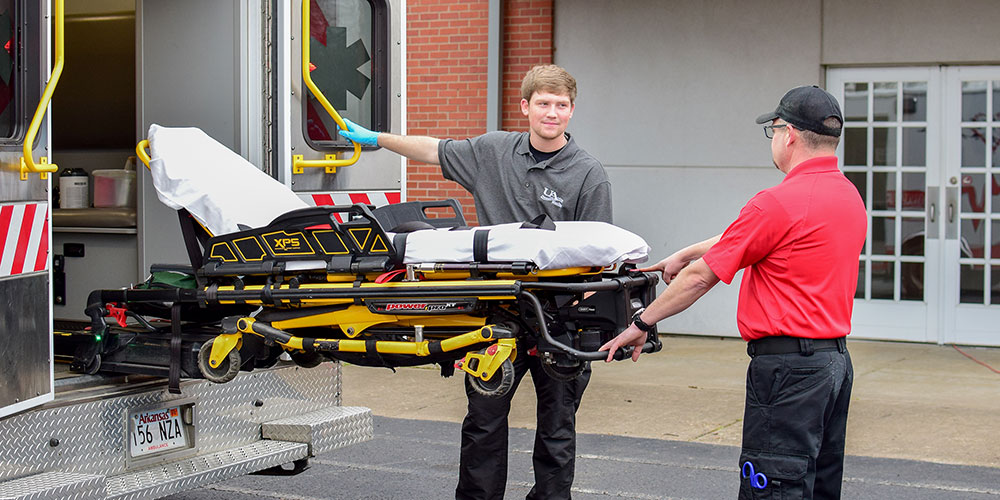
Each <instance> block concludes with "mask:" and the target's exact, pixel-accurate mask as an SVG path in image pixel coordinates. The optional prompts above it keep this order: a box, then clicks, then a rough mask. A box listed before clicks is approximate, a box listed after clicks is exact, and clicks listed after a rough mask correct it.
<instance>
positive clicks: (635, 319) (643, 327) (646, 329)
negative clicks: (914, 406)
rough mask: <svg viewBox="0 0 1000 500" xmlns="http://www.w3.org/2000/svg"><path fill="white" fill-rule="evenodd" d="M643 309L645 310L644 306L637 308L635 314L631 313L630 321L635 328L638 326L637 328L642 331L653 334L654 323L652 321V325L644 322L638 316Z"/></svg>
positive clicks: (654, 329) (654, 330) (654, 331)
mask: <svg viewBox="0 0 1000 500" xmlns="http://www.w3.org/2000/svg"><path fill="white" fill-rule="evenodd" d="M645 310H646V308H645V307H643V308H641V309H639V310H638V311H636V312H635V314H633V315H632V323H634V324H635V327H636V328H638V329H640V330H642V331H644V332H646V333H651V334H654V335H655V334H656V323H653V324H652V325H650V324H649V323H646V322H645V321H643V320H642V318H640V317H639V316H641V315H642V312H643V311H645Z"/></svg>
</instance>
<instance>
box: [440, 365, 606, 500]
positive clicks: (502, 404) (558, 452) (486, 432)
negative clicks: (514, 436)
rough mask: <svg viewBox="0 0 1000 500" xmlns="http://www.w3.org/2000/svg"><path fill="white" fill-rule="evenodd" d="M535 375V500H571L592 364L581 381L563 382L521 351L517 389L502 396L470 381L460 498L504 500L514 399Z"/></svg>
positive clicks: (457, 494) (531, 496)
mask: <svg viewBox="0 0 1000 500" xmlns="http://www.w3.org/2000/svg"><path fill="white" fill-rule="evenodd" d="M529 370H530V371H531V380H532V382H534V384H535V395H536V397H537V399H538V407H537V410H536V415H537V416H536V418H537V430H536V431H535V450H534V453H533V454H532V464H533V468H534V471H535V485H534V487H532V488H531V491H530V492H528V496H527V498H528V499H529V500H530V499H546V500H548V499H552V500H558V499H567V500H568V499H569V498H570V487H571V486H572V485H573V467H574V464H575V461H576V410H577V409H578V408H579V407H580V400H581V399H582V398H583V391H584V389H586V388H587V383H588V382H589V381H590V366H589V364H588V366H587V367H586V369H585V370H584V372H583V373H582V374H580V376H579V377H578V378H576V379H575V380H571V381H569V382H562V381H559V380H555V379H553V378H551V377H549V376H548V375H546V374H545V372H544V371H542V365H541V362H540V361H539V359H538V357H536V356H528V355H526V354H525V353H523V352H518V355H517V359H516V360H514V386H513V387H511V388H510V391H509V392H508V393H507V395H506V396H504V397H502V398H489V397H486V396H483V395H481V394H479V393H477V392H476V391H475V390H474V389H472V387H470V385H469V381H468V379H466V382H465V393H466V394H467V395H468V396H469V413H468V415H466V416H465V421H464V422H462V458H461V463H460V465H459V474H458V487H457V488H456V490H455V498H456V499H458V500H466V499H475V500H502V499H503V495H504V489H505V487H506V485H507V416H508V414H509V413H510V400H511V398H512V397H513V396H514V391H515V390H517V387H518V385H520V383H521V379H522V378H524V374H525V373H527V372H528V371H529Z"/></svg>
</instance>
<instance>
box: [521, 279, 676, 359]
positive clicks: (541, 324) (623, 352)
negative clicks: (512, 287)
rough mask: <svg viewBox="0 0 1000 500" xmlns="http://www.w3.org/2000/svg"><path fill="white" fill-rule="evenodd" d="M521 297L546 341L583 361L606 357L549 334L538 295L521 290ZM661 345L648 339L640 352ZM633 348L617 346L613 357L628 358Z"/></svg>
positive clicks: (655, 350)
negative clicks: (525, 300)
mask: <svg viewBox="0 0 1000 500" xmlns="http://www.w3.org/2000/svg"><path fill="white" fill-rule="evenodd" d="M521 297H524V298H526V299H528V302H531V305H532V306H533V307H534V309H535V315H536V316H538V330H539V332H541V334H542V338H544V339H545V341H546V342H548V343H550V344H552V345H554V346H556V347H558V348H559V349H562V350H563V351H565V352H566V353H568V354H572V355H573V356H576V357H577V358H579V359H582V360H585V361H597V360H601V359H606V358H607V357H608V354H607V352H606V351H594V352H587V351H581V350H579V349H574V348H572V347H570V346H568V345H566V344H563V343H562V342H559V341H558V340H556V339H555V338H553V337H552V336H551V335H549V328H548V326H546V325H545V312H544V311H543V310H542V302H541V301H540V300H538V297H535V295H534V294H533V293H531V292H528V291H522V292H521ZM662 347H663V343H662V342H660V341H659V340H655V339H654V341H649V342H646V343H645V344H643V346H642V352H657V351H659V350H660V349H661V348H662ZM634 350H635V348H634V347H633V346H626V347H619V348H618V349H617V350H616V351H615V355H614V358H613V359H615V360H617V361H621V360H623V359H625V358H630V357H632V352H633V351H634Z"/></svg>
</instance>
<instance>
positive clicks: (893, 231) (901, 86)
mask: <svg viewBox="0 0 1000 500" xmlns="http://www.w3.org/2000/svg"><path fill="white" fill-rule="evenodd" d="M939 81H940V75H939V70H938V69H937V68H892V69H876V68H852V69H831V70H830V71H829V73H828V75H827V88H828V90H829V91H830V92H831V93H832V94H833V95H835V96H836V97H837V98H838V99H839V100H840V102H841V104H842V105H843V111H844V119H845V122H844V134H843V136H842V139H841V143H840V146H839V148H838V156H840V159H841V165H842V169H843V171H844V174H845V175H846V176H847V178H848V179H850V180H851V182H852V183H854V185H855V186H856V187H857V188H858V192H859V193H860V194H861V197H862V199H863V200H864V202H865V206H866V209H867V212H868V238H867V240H866V242H865V247H864V249H863V251H862V253H861V255H860V257H859V259H860V260H859V267H858V287H857V292H856V294H855V305H854V317H853V332H852V335H854V336H856V337H864V338H875V339H892V340H910V341H921V342H923V341H936V340H938V339H937V336H938V329H937V324H938V315H939V307H940V300H941V298H940V294H939V293H938V289H939V287H940V286H939V283H940V279H941V276H940V272H941V265H940V260H941V257H940V255H941V240H940V227H939V226H940V224H941V214H940V213H939V212H940V210H938V207H939V206H940V203H939V200H938V197H939V196H940V190H939V188H938V186H939V185H940V181H939V178H940V162H939V160H938V156H939V151H940V147H939V140H938V137H939V134H940V132H939V124H940V121H941V119H940V116H939V114H940V107H939V106H938V105H937V103H939V102H940V97H939V95H940V92H941V91H940V84H939Z"/></svg>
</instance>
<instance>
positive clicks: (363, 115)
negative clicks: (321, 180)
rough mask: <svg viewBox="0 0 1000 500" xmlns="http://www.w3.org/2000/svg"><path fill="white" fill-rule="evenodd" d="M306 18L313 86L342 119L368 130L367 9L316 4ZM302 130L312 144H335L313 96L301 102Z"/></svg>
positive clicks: (322, 0)
mask: <svg viewBox="0 0 1000 500" xmlns="http://www.w3.org/2000/svg"><path fill="white" fill-rule="evenodd" d="M317 6H318V7H319V9H316V7H317ZM310 15H311V17H312V20H311V22H310V26H309V30H310V31H309V33H310V40H309V53H310V54H309V55H310V63H311V66H310V67H311V68H313V69H312V70H311V72H310V76H311V77H312V80H313V82H314V83H315V84H316V87H318V88H319V89H320V91H322V93H323V95H324V96H326V98H327V99H328V100H329V101H330V104H331V105H332V106H333V107H334V109H336V110H337V112H338V113H340V115H341V116H343V117H345V118H349V119H351V120H352V121H354V122H355V123H358V124H359V125H362V126H364V127H368V128H373V124H372V121H373V116H372V115H373V113H372V98H373V97H372V92H371V90H370V89H371V78H372V58H371V47H372V7H371V4H369V2H368V1H367V0H316V1H314V2H313V9H312V12H311V13H310ZM306 128H307V130H308V135H309V139H311V140H313V141H331V140H335V139H336V137H335V136H336V130H337V129H338V127H337V123H336V122H335V121H334V120H333V118H331V117H330V115H329V113H327V111H326V110H325V109H324V108H323V105H322V104H320V102H319V101H318V100H316V98H315V97H313V95H312V93H309V94H308V96H307V99H306Z"/></svg>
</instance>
